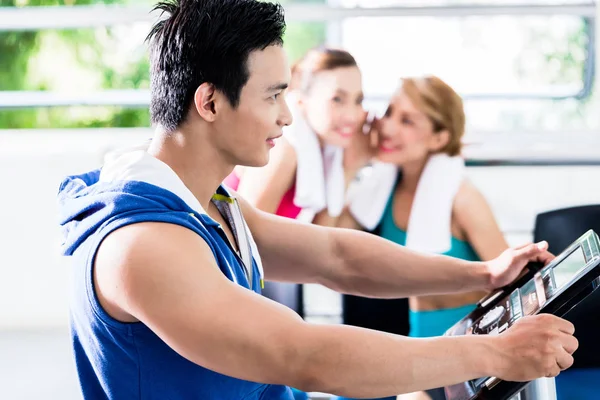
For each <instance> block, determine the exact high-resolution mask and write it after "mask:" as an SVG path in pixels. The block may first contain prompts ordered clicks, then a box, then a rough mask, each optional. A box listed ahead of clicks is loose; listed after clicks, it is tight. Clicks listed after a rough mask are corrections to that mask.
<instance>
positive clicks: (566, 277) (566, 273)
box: [552, 247, 586, 290]
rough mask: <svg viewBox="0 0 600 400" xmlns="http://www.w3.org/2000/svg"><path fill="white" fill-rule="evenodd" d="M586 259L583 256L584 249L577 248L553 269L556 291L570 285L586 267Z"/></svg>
mask: <svg viewBox="0 0 600 400" xmlns="http://www.w3.org/2000/svg"><path fill="white" fill-rule="evenodd" d="M585 264H586V263H585V257H584V255H583V249H582V248H581V247H577V249H575V251H574V252H572V253H571V254H569V255H568V256H567V257H566V258H565V259H564V260H562V261H561V262H560V263H558V265H557V266H555V267H554V268H553V269H552V272H553V273H554V283H555V284H556V289H557V290H558V289H560V288H561V287H563V285H565V284H566V283H568V282H569V281H570V280H571V279H573V277H574V276H575V275H577V273H578V272H579V271H580V270H581V269H583V268H584V267H585Z"/></svg>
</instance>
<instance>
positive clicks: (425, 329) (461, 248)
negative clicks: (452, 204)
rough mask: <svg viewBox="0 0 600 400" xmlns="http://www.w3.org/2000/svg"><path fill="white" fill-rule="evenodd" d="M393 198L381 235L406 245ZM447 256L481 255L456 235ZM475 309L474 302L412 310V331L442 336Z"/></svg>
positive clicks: (412, 333) (474, 257)
mask: <svg viewBox="0 0 600 400" xmlns="http://www.w3.org/2000/svg"><path fill="white" fill-rule="evenodd" d="M393 200H394V196H393V195H392V196H390V199H389V201H388V203H387V206H386V208H385V211H384V214H383V217H382V219H381V223H380V225H379V236H381V237H383V238H385V239H388V240H390V241H392V242H394V243H397V244H399V245H402V246H405V245H406V231H404V230H402V229H400V228H399V227H398V226H397V225H396V222H394V216H393V207H392V206H393ZM443 254H444V255H446V256H450V257H455V258H460V259H463V260H469V261H479V256H478V255H477V253H475V250H473V247H471V245H470V244H469V243H468V242H465V241H464V240H459V239H457V238H455V237H452V239H451V246H450V250H448V251H446V252H445V253H443ZM473 309H475V305H474V304H468V305H465V306H462V307H457V308H447V309H443V310H432V311H412V310H410V313H409V323H410V333H409V336H413V337H431V336H441V335H443V334H444V332H446V330H447V329H448V328H450V327H451V326H452V325H454V324H455V323H456V322H458V321H459V320H460V319H461V318H462V317H464V316H465V315H467V314H468V313H470V312H471V311H473Z"/></svg>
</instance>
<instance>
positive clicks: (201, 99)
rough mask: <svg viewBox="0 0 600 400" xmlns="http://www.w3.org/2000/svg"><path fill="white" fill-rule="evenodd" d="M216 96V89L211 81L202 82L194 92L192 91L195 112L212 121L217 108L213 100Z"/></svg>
mask: <svg viewBox="0 0 600 400" xmlns="http://www.w3.org/2000/svg"><path fill="white" fill-rule="evenodd" d="M216 97H217V91H216V89H215V86H214V85H213V84H212V83H207V82H204V83H203V84H202V85H200V86H198V89H196V93H194V105H195V107H196V112H197V113H198V115H200V117H201V118H202V119H203V120H205V121H207V122H213V121H214V120H215V118H216V116H217V110H216V107H215V100H216Z"/></svg>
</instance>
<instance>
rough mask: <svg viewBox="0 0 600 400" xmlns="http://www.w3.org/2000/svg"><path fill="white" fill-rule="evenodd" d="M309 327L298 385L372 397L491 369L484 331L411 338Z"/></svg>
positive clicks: (454, 380) (489, 346)
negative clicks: (304, 380)
mask: <svg viewBox="0 0 600 400" xmlns="http://www.w3.org/2000/svg"><path fill="white" fill-rule="evenodd" d="M310 331H311V333H310V335H311V337H310V338H307V340H306V341H304V342H305V343H311V347H314V348H311V349H310V351H306V350H307V349H303V350H305V351H302V352H300V353H301V354H309V355H310V356H309V357H308V358H306V359H304V360H303V362H300V363H299V364H300V365H305V366H306V368H308V369H309V370H310V372H309V374H308V376H312V379H309V380H307V387H300V388H299V389H304V390H309V391H321V392H327V393H333V394H337V395H342V396H349V397H369V398H373V397H384V396H394V395H397V394H401V393H409V392H413V391H417V390H423V389H429V388H434V387H441V386H447V385H450V384H455V383H459V382H464V381H467V380H469V379H474V378H478V377H481V376H488V375H492V374H493V372H495V371H492V369H493V368H492V365H493V362H494V361H493V360H495V359H496V357H495V356H494V353H493V352H494V350H493V346H492V344H491V340H490V338H489V337H483V336H463V337H441V338H427V339H416V338H407V337H402V336H396V335H391V334H387V333H382V332H375V331H369V330H366V329H357V328H353V327H347V326H315V327H311V329H310ZM308 339H310V340H308ZM304 372H306V371H304ZM302 375H304V374H302ZM305 376H306V375H305ZM308 382H309V383H308Z"/></svg>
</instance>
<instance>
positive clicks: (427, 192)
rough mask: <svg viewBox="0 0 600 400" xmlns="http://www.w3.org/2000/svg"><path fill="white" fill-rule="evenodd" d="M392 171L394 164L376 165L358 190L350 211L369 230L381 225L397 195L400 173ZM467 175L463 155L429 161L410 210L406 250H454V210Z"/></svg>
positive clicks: (440, 156) (442, 156)
mask: <svg viewBox="0 0 600 400" xmlns="http://www.w3.org/2000/svg"><path fill="white" fill-rule="evenodd" d="M392 169H396V168H395V167H394V166H392V165H390V164H376V165H375V166H374V167H373V169H372V171H371V174H370V175H368V176H366V177H365V178H366V179H365V180H364V182H361V183H359V185H360V186H359V187H357V189H356V194H355V197H354V199H353V201H352V203H351V204H350V212H351V213H352V215H353V216H354V218H355V219H356V220H357V221H358V222H359V223H360V224H361V225H363V226H364V227H365V228H367V229H370V230H371V229H374V228H375V227H376V226H377V224H379V222H380V220H381V217H382V216H383V213H384V211H385V207H386V205H387V202H388V200H389V196H391V195H392V193H393V190H394V187H395V182H396V179H397V175H396V174H397V173H394V172H393V170H392ZM464 174H465V163H464V160H463V159H462V158H461V157H459V156H455V157H450V156H448V155H446V154H436V155H433V156H431V157H430V158H429V160H428V161H427V164H426V165H425V168H424V169H423V173H422V174H421V178H420V179H419V183H418V184H417V190H416V193H415V198H414V199H413V205H412V208H411V210H410V217H409V219H408V227H407V232H406V247H408V248H411V249H413V250H418V251H423V252H429V253H444V252H446V251H448V250H450V248H451V239H452V231H451V223H452V207H453V204H454V198H455V197H456V194H457V193H458V189H459V188H460V185H461V183H462V181H463V179H464ZM363 185H364V186H363Z"/></svg>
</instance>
